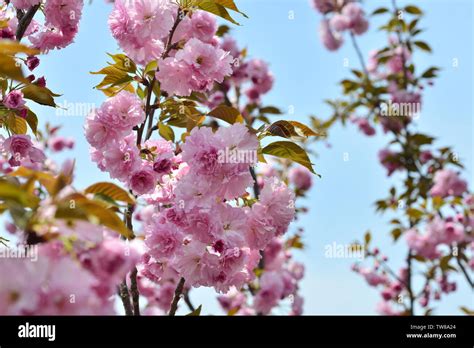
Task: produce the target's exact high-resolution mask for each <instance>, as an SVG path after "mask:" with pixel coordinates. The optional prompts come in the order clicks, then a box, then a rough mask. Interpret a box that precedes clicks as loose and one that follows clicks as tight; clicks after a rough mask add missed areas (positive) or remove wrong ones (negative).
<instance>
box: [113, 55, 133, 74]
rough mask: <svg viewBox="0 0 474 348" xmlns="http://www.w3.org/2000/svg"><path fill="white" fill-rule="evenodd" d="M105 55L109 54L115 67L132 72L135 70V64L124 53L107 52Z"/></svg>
mask: <svg viewBox="0 0 474 348" xmlns="http://www.w3.org/2000/svg"><path fill="white" fill-rule="evenodd" d="M107 55H108V56H110V57H111V58H112V59H113V60H114V62H115V64H113V66H115V67H116V68H118V69H121V70H124V71H126V72H129V73H132V74H133V73H134V72H135V71H137V66H136V64H135V63H134V62H133V60H132V59H131V58H129V57H127V56H126V55H125V54H110V53H107ZM111 65H112V64H111Z"/></svg>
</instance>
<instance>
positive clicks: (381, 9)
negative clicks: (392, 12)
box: [371, 7, 389, 16]
mask: <svg viewBox="0 0 474 348" xmlns="http://www.w3.org/2000/svg"><path fill="white" fill-rule="evenodd" d="M388 11H389V10H388V8H386V7H379V8H378V9H376V10H374V12H372V14H371V15H372V16H375V15H378V14H382V13H386V12H388Z"/></svg>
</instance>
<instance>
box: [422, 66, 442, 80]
mask: <svg viewBox="0 0 474 348" xmlns="http://www.w3.org/2000/svg"><path fill="white" fill-rule="evenodd" d="M438 71H439V68H437V67H431V68H429V69H427V70H426V71H425V72H424V73H423V74H422V75H421V77H423V78H425V79H431V78H433V77H436V76H437V72H438Z"/></svg>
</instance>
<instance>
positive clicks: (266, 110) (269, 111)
mask: <svg viewBox="0 0 474 348" xmlns="http://www.w3.org/2000/svg"><path fill="white" fill-rule="evenodd" d="M260 112H261V113H262V114H272V115H281V114H282V112H281V110H280V109H278V108H277V107H274V106H265V107H263V108H260Z"/></svg>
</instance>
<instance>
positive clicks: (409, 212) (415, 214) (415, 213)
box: [407, 208, 424, 219]
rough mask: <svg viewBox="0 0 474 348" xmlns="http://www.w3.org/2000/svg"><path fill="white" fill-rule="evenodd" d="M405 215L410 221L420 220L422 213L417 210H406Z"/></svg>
mask: <svg viewBox="0 0 474 348" xmlns="http://www.w3.org/2000/svg"><path fill="white" fill-rule="evenodd" d="M407 215H408V216H409V217H410V218H412V219H420V218H421V217H423V215H424V213H423V212H422V211H421V210H419V209H415V208H408V209H407Z"/></svg>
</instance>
